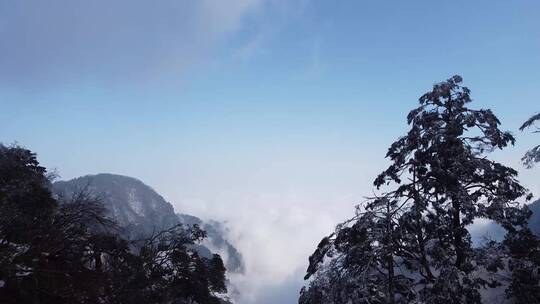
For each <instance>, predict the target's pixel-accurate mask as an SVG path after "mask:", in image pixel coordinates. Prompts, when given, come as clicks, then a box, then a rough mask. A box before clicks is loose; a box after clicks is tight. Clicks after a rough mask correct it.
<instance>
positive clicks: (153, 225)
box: [53, 173, 243, 272]
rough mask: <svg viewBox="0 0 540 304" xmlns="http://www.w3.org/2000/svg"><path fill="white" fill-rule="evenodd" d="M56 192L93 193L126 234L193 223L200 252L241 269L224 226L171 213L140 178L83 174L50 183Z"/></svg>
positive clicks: (67, 195)
mask: <svg viewBox="0 0 540 304" xmlns="http://www.w3.org/2000/svg"><path fill="white" fill-rule="evenodd" d="M53 190H54V192H55V193H56V195H59V196H66V197H69V196H71V195H73V193H77V192H79V191H87V192H89V193H90V194H92V195H94V196H97V197H98V198H100V200H101V201H102V203H103V205H104V206H105V208H106V209H107V210H108V213H109V216H110V217H111V218H113V219H114V220H115V221H116V222H117V223H118V224H119V225H120V226H121V227H122V228H124V229H123V230H124V233H125V234H126V236H127V237H130V238H136V237H141V236H145V235H149V234H151V233H153V232H155V231H159V230H162V229H165V228H168V227H171V226H173V225H176V224H178V223H183V224H190V225H193V224H197V225H199V226H200V227H201V228H203V229H204V230H205V231H206V232H207V234H208V237H207V239H206V240H205V241H204V242H203V246H198V251H199V253H200V254H202V255H208V256H209V255H211V253H212V252H216V253H219V254H220V255H221V256H222V258H223V260H224V262H225V265H226V267H227V270H228V271H232V272H242V271H243V261H242V256H241V254H240V253H239V252H238V250H237V249H236V248H235V247H234V246H233V245H232V244H231V243H230V242H229V241H228V240H227V238H226V228H225V227H224V225H223V224H222V223H219V222H216V221H208V222H205V221H203V220H201V219H200V218H198V217H196V216H193V215H189V214H175V210H174V208H173V206H172V205H171V204H170V203H169V202H167V201H165V199H164V198H163V197H162V196H161V195H159V194H158V193H157V192H156V191H154V190H153V189H152V188H151V187H149V186H148V185H146V184H144V183H143V182H141V181H140V180H137V179H135V178H132V177H128V176H122V175H115V174H105V173H103V174H97V175H87V176H83V177H79V178H75V179H72V180H69V181H59V182H55V183H54V184H53Z"/></svg>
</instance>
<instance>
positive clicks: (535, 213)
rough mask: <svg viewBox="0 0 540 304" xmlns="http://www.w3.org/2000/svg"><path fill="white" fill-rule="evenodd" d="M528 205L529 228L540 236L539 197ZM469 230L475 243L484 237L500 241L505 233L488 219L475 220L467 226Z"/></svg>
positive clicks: (481, 241) (478, 243) (482, 240)
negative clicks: (529, 212) (482, 220)
mask: <svg viewBox="0 0 540 304" xmlns="http://www.w3.org/2000/svg"><path fill="white" fill-rule="evenodd" d="M528 207H529V209H530V210H531V211H532V215H531V217H530V218H529V224H528V225H529V228H530V229H531V230H532V231H533V232H534V233H535V234H536V235H538V236H540V199H539V200H536V201H535V202H533V203H531V204H529V205H528ZM469 232H470V233H471V239H472V241H473V244H475V245H480V244H482V243H483V242H484V240H485V239H493V240H496V241H502V240H503V239H504V236H505V234H506V231H505V230H504V228H502V227H501V226H500V225H498V224H496V223H494V222H488V221H484V222H478V223H477V222H475V224H474V225H471V226H469Z"/></svg>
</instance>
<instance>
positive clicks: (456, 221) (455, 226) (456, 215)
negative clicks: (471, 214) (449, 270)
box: [452, 198, 465, 268]
mask: <svg viewBox="0 0 540 304" xmlns="http://www.w3.org/2000/svg"><path fill="white" fill-rule="evenodd" d="M460 207H461V206H460V203H459V202H458V201H457V199H454V198H453V199H452V233H453V236H454V250H455V251H456V267H457V268H461V265H462V264H463V262H464V260H465V255H464V252H463V244H462V239H461V219H460V213H461V210H460V209H461V208H460Z"/></svg>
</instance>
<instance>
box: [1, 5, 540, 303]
mask: <svg viewBox="0 0 540 304" xmlns="http://www.w3.org/2000/svg"><path fill="white" fill-rule="evenodd" d="M453 74H461V75H462V76H463V77H464V80H465V84H466V85H468V86H469V87H470V88H471V89H472V92H473V97H474V99H475V102H474V104H475V105H476V107H489V108H492V109H493V110H494V112H495V113H496V114H497V115H498V116H499V118H500V119H501V120H502V122H503V128H505V129H509V130H512V131H514V132H515V133H516V136H517V138H518V142H517V146H516V147H514V148H511V149H508V150H507V151H505V152H502V153H496V155H495V157H496V158H497V159H499V160H501V161H503V162H505V163H507V164H510V165H512V166H516V167H517V166H519V163H518V161H519V157H520V156H521V155H522V154H523V152H524V151H525V150H526V149H527V148H528V147H530V146H532V144H533V143H534V142H537V141H538V139H537V138H535V137H534V136H533V135H531V134H521V133H518V132H517V128H518V126H519V124H520V123H521V122H522V121H524V120H525V119H526V118H528V116H530V115H531V114H533V113H535V112H537V111H539V110H540V108H539V106H538V104H539V100H540V91H539V90H538V88H539V85H540V2H538V1H536V0H534V1H533V0H530V1H512V2H511V3H510V2H508V1H309V0H298V1H278V0H230V1H218V0H201V1H187V0H186V1H173V0H164V1H159V2H156V1H142V0H136V1H132V0H130V1H128V0H118V1H105V0H96V1H73V0H71V1H67V0H65V1H61V0H50V1H24V0H21V1H14V0H3V1H0V105H1V111H0V141H2V142H4V143H12V142H15V141H17V142H18V143H20V144H22V145H24V146H27V147H28V148H30V149H32V150H34V151H36V152H37V153H38V154H39V158H40V160H41V161H42V163H43V164H44V165H46V166H47V167H49V168H57V170H58V171H59V173H60V175H61V176H62V178H72V177H76V176H79V175H84V174H89V173H98V172H113V173H120V174H126V175H131V176H135V177H138V178H140V179H142V180H143V181H145V182H146V183H148V184H150V185H152V186H153V187H154V188H155V189H156V190H158V191H159V192H160V193H162V194H163V195H164V196H165V197H166V198H167V199H168V200H170V201H171V202H172V203H173V204H174V205H175V207H176V208H177V210H180V211H185V212H192V213H196V214H198V215H201V216H204V217H213V218H217V219H222V220H228V221H229V222H230V223H231V225H232V226H233V227H232V232H231V233H232V234H233V236H232V237H235V238H236V239H237V241H238V246H239V247H240V248H241V249H243V251H244V252H245V255H246V258H247V260H248V262H249V263H250V266H249V267H250V268H249V271H248V276H249V275H251V276H257V277H258V278H261V279H260V280H259V281H260V282H258V283H256V284H255V283H253V280H250V279H249V278H247V279H246V278H244V279H241V278H240V279H238V280H239V281H240V283H239V284H244V285H243V287H245V290H248V291H246V294H247V295H246V297H245V298H244V299H242V301H243V302H242V303H266V302H267V303H273V301H276V299H272V297H271V296H270V295H265V293H264V292H263V290H272V293H274V294H279V295H280V298H279V299H280V300H279V302H281V303H289V302H290V303H294V302H295V301H296V299H295V296H296V294H295V290H296V289H295V286H297V285H298V284H300V283H299V282H300V280H299V278H301V275H300V276H299V274H301V272H302V271H303V270H304V269H303V268H304V267H305V263H306V262H307V256H308V255H309V254H310V253H311V251H312V249H313V248H314V246H315V245H316V243H317V241H318V240H319V239H320V238H321V237H322V235H324V234H326V233H327V232H329V231H330V230H331V229H332V227H333V225H334V224H335V223H337V222H338V221H340V220H342V219H344V218H345V217H346V216H347V215H349V214H351V213H352V210H353V206H354V204H355V203H357V202H358V201H359V200H360V199H361V198H362V197H363V196H365V195H370V194H371V190H372V189H371V181H372V179H373V178H374V177H375V175H376V174H377V173H378V172H379V171H380V170H382V169H383V168H384V166H385V164H386V163H385V160H384V153H385V151H386V148H387V147H388V145H389V144H390V143H391V142H392V141H393V140H394V139H395V138H396V137H397V136H399V135H400V134H403V133H404V132H405V130H406V125H405V115H406V113H407V111H408V110H410V109H411V108H413V107H414V106H415V105H416V102H417V98H418V96H420V95H421V94H422V93H423V92H425V91H427V90H429V89H430V87H431V85H432V84H433V83H435V82H438V81H442V80H444V79H446V78H448V77H450V76H452V75H453ZM520 171H522V173H521V174H522V180H523V182H524V183H525V184H526V185H527V186H528V187H529V188H531V190H533V191H534V192H535V193H536V194H540V185H538V182H537V180H538V169H533V170H528V171H526V170H522V169H520ZM246 227H250V229H249V231H246ZM291 231H293V232H291ZM276 264H279V265H280V266H276ZM242 280H243V281H242ZM295 284H296V285H295ZM269 286H270V287H269ZM291 286H292V287H291ZM280 288H281V289H280ZM276 290H280V291H276ZM287 299H288V300H287ZM286 301H289V302H286Z"/></svg>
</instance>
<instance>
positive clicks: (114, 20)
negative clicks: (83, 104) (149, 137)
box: [0, 0, 262, 87]
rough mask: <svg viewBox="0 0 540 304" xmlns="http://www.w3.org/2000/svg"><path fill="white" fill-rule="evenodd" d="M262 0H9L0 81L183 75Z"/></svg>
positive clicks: (1, 28) (1, 34) (1, 8)
mask: <svg viewBox="0 0 540 304" xmlns="http://www.w3.org/2000/svg"><path fill="white" fill-rule="evenodd" d="M261 1H262V0H230V1H218V0H202V1H174V0H165V1H159V2H155V1H146V0H119V1H106V0H95V1H73V0H51V1H4V2H2V4H0V20H1V23H0V39H1V40H2V41H3V43H2V44H0V53H1V54H2V56H0V80H1V81H2V83H3V84H4V85H12V86H23V87H24V86H36V85H37V86H39V85H46V84H50V83H61V84H65V83H70V82H73V81H80V80H85V81H93V82H94V81H98V82H111V81H112V82H130V81H138V82H145V81H149V80H158V81H163V80H164V79H175V78H180V77H182V76H183V73H184V72H185V70H186V69H187V68H188V67H190V66H191V65H192V64H193V63H200V62H201V61H202V60H204V58H205V56H208V55H209V54H211V52H212V48H213V47H215V44H217V43H220V41H221V40H222V39H223V38H224V37H225V36H226V35H228V34H230V33H234V32H235V31H237V30H239V29H240V28H241V26H242V20H243V19H244V17H245V16H246V15H247V14H249V12H250V11H251V10H252V9H255V8H256V7H257V6H258V5H259V4H260V2H261Z"/></svg>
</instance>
